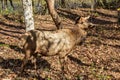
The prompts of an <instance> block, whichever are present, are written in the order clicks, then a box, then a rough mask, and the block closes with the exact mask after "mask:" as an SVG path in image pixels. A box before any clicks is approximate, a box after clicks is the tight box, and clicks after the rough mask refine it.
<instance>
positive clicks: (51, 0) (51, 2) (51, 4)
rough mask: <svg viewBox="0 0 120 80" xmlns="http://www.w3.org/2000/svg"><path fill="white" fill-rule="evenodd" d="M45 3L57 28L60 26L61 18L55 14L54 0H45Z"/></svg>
mask: <svg viewBox="0 0 120 80" xmlns="http://www.w3.org/2000/svg"><path fill="white" fill-rule="evenodd" d="M46 3H47V6H48V10H49V13H50V15H51V17H52V19H53V21H54V23H55V25H56V27H57V29H60V28H62V27H61V19H60V17H59V15H58V14H57V12H56V10H55V7H54V3H55V0H46Z"/></svg>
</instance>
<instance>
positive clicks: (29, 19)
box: [23, 0, 34, 31]
mask: <svg viewBox="0 0 120 80" xmlns="http://www.w3.org/2000/svg"><path fill="white" fill-rule="evenodd" d="M23 10H24V18H25V26H26V31H30V30H34V19H33V9H32V0H23Z"/></svg>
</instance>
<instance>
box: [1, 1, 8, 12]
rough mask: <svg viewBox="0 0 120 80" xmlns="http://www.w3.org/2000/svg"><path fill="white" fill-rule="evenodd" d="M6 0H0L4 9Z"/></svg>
mask: <svg viewBox="0 0 120 80" xmlns="http://www.w3.org/2000/svg"><path fill="white" fill-rule="evenodd" d="M6 4H7V0H1V5H2V10H4V9H6Z"/></svg>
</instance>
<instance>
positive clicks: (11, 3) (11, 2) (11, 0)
mask: <svg viewBox="0 0 120 80" xmlns="http://www.w3.org/2000/svg"><path fill="white" fill-rule="evenodd" d="M9 1H10V5H11V6H12V8H13V10H14V9H15V7H14V5H13V0H9Z"/></svg>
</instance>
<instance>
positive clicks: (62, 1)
mask: <svg viewBox="0 0 120 80" xmlns="http://www.w3.org/2000/svg"><path fill="white" fill-rule="evenodd" d="M60 5H61V7H62V8H66V3H65V0H61V4H60Z"/></svg>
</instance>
